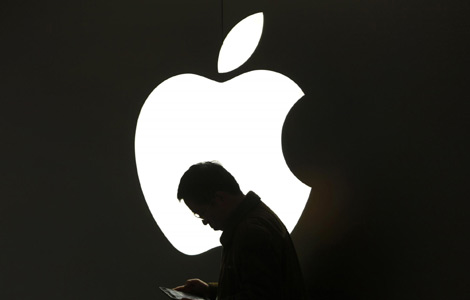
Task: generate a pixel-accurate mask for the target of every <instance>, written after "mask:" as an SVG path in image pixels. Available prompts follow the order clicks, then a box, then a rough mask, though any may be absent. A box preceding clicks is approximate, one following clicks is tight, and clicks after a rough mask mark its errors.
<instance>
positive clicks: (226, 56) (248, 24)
mask: <svg viewBox="0 0 470 300" xmlns="http://www.w3.org/2000/svg"><path fill="white" fill-rule="evenodd" d="M262 32H263V13H262V12H259V13H256V14H253V15H251V16H248V17H246V18H245V19H243V20H241V21H240V22H239V23H238V24H237V25H235V27H233V28H232V30H230V32H229V33H228V34H227V36H226V37H225V39H224V42H223V43H222V47H220V52H219V60H218V65H217V68H218V71H219V73H227V72H230V71H233V70H235V69H236V68H238V67H240V66H241V65H243V64H244V63H245V62H246V61H247V60H248V59H249V58H250V57H251V55H252V54H253V52H254V51H255V49H256V47H257V46H258V43H259V41H260V39H261V34H262Z"/></svg>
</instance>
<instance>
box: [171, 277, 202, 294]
mask: <svg viewBox="0 0 470 300" xmlns="http://www.w3.org/2000/svg"><path fill="white" fill-rule="evenodd" d="M174 290H176V291H180V292H185V293H188V294H193V295H196V296H200V297H208V296H209V285H208V284H207V283H206V282H204V281H202V280H201V279H197V278H195V279H188V280H187V281H186V283H185V284H184V285H180V286H177V287H175V288H174Z"/></svg>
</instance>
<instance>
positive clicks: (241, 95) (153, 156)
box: [135, 13, 310, 255]
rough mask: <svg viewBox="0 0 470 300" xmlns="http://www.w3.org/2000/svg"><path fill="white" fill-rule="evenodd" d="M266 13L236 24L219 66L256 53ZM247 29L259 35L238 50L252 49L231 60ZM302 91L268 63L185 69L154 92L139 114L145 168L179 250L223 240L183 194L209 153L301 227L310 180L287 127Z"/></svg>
mask: <svg viewBox="0 0 470 300" xmlns="http://www.w3.org/2000/svg"><path fill="white" fill-rule="evenodd" d="M260 20H261V22H260ZM262 20H263V15H262V13H258V14H255V15H252V16H250V17H248V18H246V19H244V20H243V21H241V22H240V23H239V24H237V25H236V26H235V27H234V28H233V29H232V31H231V32H230V33H229V34H228V36H227V38H226V39H225V41H224V45H223V46H222V48H221V52H220V54H219V72H228V71H231V70H233V69H234V68H236V67H238V66H239V65H241V64H243V63H244V62H245V61H246V60H247V59H248V58H249V56H251V54H252V53H253V51H254V49H255V48H256V46H257V43H258V41H259V38H260V36H261V32H262ZM242 29H248V30H249V31H250V32H252V33H253V32H254V33H255V34H258V36H257V38H256V41H255V42H254V43H253V39H252V42H250V43H248V44H247V45H246V46H242V48H243V47H244V48H245V49H242V50H240V49H238V50H237V51H234V52H232V53H238V54H239V53H243V51H244V53H245V54H244V56H243V55H242V56H240V57H238V58H236V62H233V61H232V62H229V61H228V60H229V59H230V58H231V57H233V56H234V54H230V51H233V46H231V44H236V41H235V43H234V39H233V37H235V36H237V35H238V36H241V37H243V36H244V35H243V34H241V32H242V31H243V30H242ZM229 48H230V49H229ZM227 49H229V50H227ZM224 53H225V54H224ZM227 53H229V54H227ZM247 56H248V57H247ZM225 61H227V63H225ZM302 96H303V92H302V90H301V89H300V88H299V87H298V86H297V84H295V82H293V81H292V80H291V79H289V78H288V77H286V76H284V75H282V74H279V73H276V72H273V71H268V70H255V71H251V72H247V73H245V74H242V75H240V76H238V77H235V78H233V79H231V80H228V81H226V82H217V81H213V80H210V79H207V78H204V77H202V76H199V75H195V74H181V75H177V76H174V77H171V78H169V79H167V80H166V81H164V82H163V83H161V84H160V85H158V86H157V88H155V90H154V91H153V92H152V93H151V94H150V95H149V97H148V98H147V100H146V102H145V104H144V106H143V107H142V110H141V112H140V115H139V119H138V122H137V129H136V137H135V151H136V164H137V171H138V175H139V180H140V184H141V188H142V191H143V194H144V197H145V199H146V201H147V204H148V206H149V209H150V211H151V212H152V215H153V217H154V219H155V221H156V222H157V224H158V226H159V227H160V229H161V230H162V232H163V233H164V235H165V236H166V237H167V239H168V240H169V242H170V243H171V244H172V245H173V246H174V247H175V248H176V249H177V250H179V251H180V252H182V253H185V254H187V255H196V254H200V253H202V252H205V251H207V250H210V249H212V248H214V247H216V246H218V245H219V237H220V232H219V231H217V232H216V231H213V230H211V229H210V228H208V227H205V226H203V224H202V223H201V222H200V220H198V219H197V218H195V217H194V216H193V214H192V213H191V211H190V210H189V209H188V208H187V207H186V205H185V204H184V202H179V201H178V200H177V199H176V192H177V188H178V184H179V180H180V178H181V176H182V175H183V173H184V172H185V171H186V170H187V169H188V168H189V166H191V165H192V164H194V163H198V162H202V161H212V160H217V161H219V162H220V163H221V164H222V165H223V166H224V167H225V168H226V169H227V170H229V171H230V172H231V173H232V174H233V175H234V177H235V178H236V179H237V181H238V182H239V184H240V187H241V189H242V191H243V192H245V193H246V192H248V191H249V190H253V191H255V192H256V193H257V194H258V195H259V196H260V197H261V198H262V200H263V201H264V202H265V203H266V204H267V205H268V206H269V207H271V209H272V210H273V211H274V212H275V213H276V214H277V215H278V216H279V217H280V218H281V220H282V221H283V222H284V224H285V225H286V227H287V229H288V230H289V231H292V230H293V228H294V227H295V225H296V224H297V221H298V220H299V218H300V216H301V214H302V211H303V209H304V207H305V204H306V203H307V200H308V195H309V192H310V188H309V187H308V186H306V185H305V184H303V183H302V182H300V181H299V180H298V179H297V178H296V177H295V176H294V175H293V174H292V173H291V172H290V170H289V168H288V166H287V164H286V162H285V160H284V156H283V153H282V147H281V132H282V126H283V123H284V120H285V118H286V115H287V113H288V112H289V110H290V109H291V108H292V106H293V105H294V104H295V102H296V101H297V100H299V99H300V98H301V97H302Z"/></svg>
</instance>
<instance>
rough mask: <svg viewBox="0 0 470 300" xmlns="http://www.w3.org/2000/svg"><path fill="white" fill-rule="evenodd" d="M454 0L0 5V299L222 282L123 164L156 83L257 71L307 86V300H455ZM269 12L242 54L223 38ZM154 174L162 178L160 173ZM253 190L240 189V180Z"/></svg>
mask: <svg viewBox="0 0 470 300" xmlns="http://www.w3.org/2000/svg"><path fill="white" fill-rule="evenodd" d="M468 6H469V4H467V2H463V1H443V0H441V1H432V0H430V1H385V0H380V1H372V0H368V1H361V0H359V1H345V0H328V1H327V0H315V1H313V0H308V1H307V0H302V1H301V0H295V1H294V0H289V1H287V0H272V1H261V0H256V1H255V0H250V1H225V3H224V18H223V26H222V14H221V2H220V1H214V0H213V1H208V0H200V1H195V0H184V1H156V0H153V1H150V0H133V1H124V0H115V1H89V0H84V1H58V0H56V1H2V4H0V9H1V10H0V25H1V26H0V43H1V44H0V49H1V50H0V51H1V52H0V54H1V56H0V59H1V65H0V68H1V71H0V72H1V73H0V74H1V75H0V76H1V78H0V80H1V81H0V84H1V85H0V87H1V90H0V93H1V108H0V115H1V117H0V123H1V124H0V125H1V127H0V128H1V132H0V133H1V145H0V149H1V154H2V157H1V160H0V161H1V164H0V166H1V173H2V177H3V179H2V180H1V181H0V182H1V190H0V193H1V195H0V197H1V198H0V201H1V202H0V298H1V299H165V296H164V295H163V294H162V293H161V292H160V291H158V290H157V286H158V285H164V286H170V287H172V286H175V285H177V284H180V283H182V282H183V281H184V280H185V279H186V278H189V277H200V278H202V279H205V280H209V281H210V280H216V279H217V273H218V263H219V257H220V249H214V250H211V251H209V252H208V253H205V254H204V255H201V256H199V257H197V258H195V257H189V256H185V255H182V254H180V253H179V252H177V251H176V250H175V249H174V248H172V246H171V245H170V244H169V243H168V241H167V240H166V239H165V238H164V236H163V235H162V233H161V231H160V229H159V228H158V226H157V225H156V223H155V221H154V220H153V218H152V216H151V214H150V212H149V210H148V207H147V205H146V203H145V200H144V198H143V195H142V192H141V190H140V186H139V181H138V178H137V172H136V166H135V158H134V133H135V126H136V122H137V118H138V114H139V111H140V109H141V107H142V105H143V103H144V101H145V99H146V98H147V96H148V95H149V94H150V92H151V91H152V90H153V89H154V88H155V87H156V86H157V85H158V84H159V83H161V82H162V81H164V80H165V79H167V78H169V77H171V76H173V75H177V74H180V73H196V74H200V75H202V76H206V77H209V78H211V79H214V80H218V81H224V80H227V79H230V78H233V77H234V76H237V75H239V74H241V73H244V72H247V71H249V70H254V69H270V70H274V71H277V72H280V73H283V74H284V75H286V76H289V77H290V78H291V79H293V80H294V81H295V82H296V83H297V84H298V85H299V86H300V87H301V88H302V89H303V91H304V92H305V94H306V96H305V97H304V98H303V99H301V100H300V101H299V102H298V103H297V104H296V105H295V106H294V107H293V109H292V110H291V112H290V113H289V115H288V117H287V119H286V123H285V126H284V131H283V149H284V153H285V157H286V160H287V162H288V164H289V166H290V167H291V169H292V171H293V172H294V174H296V175H297V176H298V177H299V178H300V179H301V180H302V181H304V182H305V183H307V184H309V185H310V186H312V193H311V195H310V199H309V202H308V204H307V207H306V209H305V211H304V214H303V215H302V217H301V220H300V221H299V224H298V225H297V227H296V229H295V230H294V232H293V234H292V236H293V239H294V242H295V244H296V247H297V250H298V253H299V258H300V261H301V264H302V268H303V271H304V275H305V281H306V285H307V287H308V289H309V292H310V294H311V295H312V298H313V299H468V298H469V297H470V293H469V288H468V283H469V276H468V267H469V264H468V258H467V257H468V253H469V247H468V246H466V245H468V242H469V241H468V240H469V235H468V228H469V222H468V204H467V202H468V200H469V193H468V179H469V176H468V167H469V166H468V163H467V148H466V147H464V144H465V141H466V140H468V129H467V127H466V125H467V124H465V123H466V122H467V121H468V114H469V113H468V110H467V109H465V107H464V103H465V102H467V101H468V100H469V99H468V79H469V76H468V62H469V58H468V57H469V55H468V50H469V49H468V47H466V43H467V42H468V39H469V27H468V22H467V21H466V19H467V18H468V11H469V10H468V8H469V7H468ZM259 11H263V12H264V14H265V25H264V32H263V36H262V39H261V43H260V45H259V46H258V48H257V50H256V51H255V53H254V54H253V56H252V58H251V59H250V60H249V61H248V62H247V63H245V64H244V65H243V66H242V67H240V68H239V69H237V70H235V71H233V72H231V73H229V74H224V75H219V74H218V73H217V67H216V66H217V55H218V51H219V48H220V45H221V42H222V40H223V36H224V34H226V33H227V32H228V31H229V30H230V29H231V28H232V27H233V26H234V25H235V24H236V23H237V22H239V21H240V20H242V19H243V18H244V17H246V16H248V15H250V14H252V13H255V12H259ZM156 184H164V183H156ZM248 188H249V187H248Z"/></svg>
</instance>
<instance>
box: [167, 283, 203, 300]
mask: <svg viewBox="0 0 470 300" xmlns="http://www.w3.org/2000/svg"><path fill="white" fill-rule="evenodd" d="M160 289H161V290H162V291H163V292H164V293H165V294H166V295H167V296H168V297H170V298H171V299H176V300H180V299H185V298H186V299H191V300H207V298H202V297H199V296H195V295H191V294H188V293H184V292H180V291H175V290H174V289H170V288H167V287H163V286H161V287H160Z"/></svg>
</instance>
